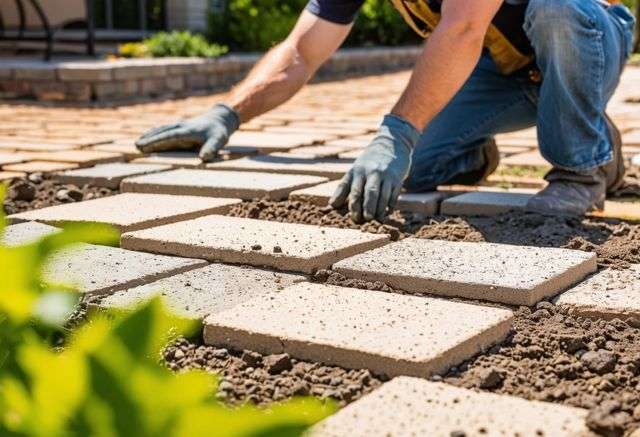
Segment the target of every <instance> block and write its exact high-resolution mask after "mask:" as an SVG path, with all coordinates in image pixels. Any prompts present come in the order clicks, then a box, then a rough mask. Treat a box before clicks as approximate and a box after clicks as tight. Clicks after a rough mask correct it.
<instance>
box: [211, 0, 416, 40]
mask: <svg viewBox="0 0 640 437" xmlns="http://www.w3.org/2000/svg"><path fill="white" fill-rule="evenodd" d="M306 4H307V0H285V1H276V0H229V1H227V2H226V4H225V6H224V9H223V10H219V11H216V12H215V13H212V14H211V15H210V19H209V31H208V37H209V38H210V39H211V40H213V41H217V42H219V43H221V44H225V45H228V46H229V47H231V48H232V49H234V50H259V51H262V50H267V49H269V48H271V47H272V46H273V45H275V44H277V43H279V42H280V41H282V40H283V39H284V38H285V37H286V36H287V35H288V33H289V31H290V30H291V29H292V28H293V26H294V25H295V23H296V20H297V19H298V16H299V15H300V13H301V11H302V10H303V9H304V7H305V6H306ZM417 41H419V38H418V37H417V36H415V35H414V34H413V32H412V31H411V29H410V28H409V27H408V26H407V25H406V24H405V23H404V21H403V20H402V17H401V16H400V14H398V13H397V12H396V11H395V9H394V8H393V6H392V5H391V3H390V2H389V1H388V0H367V1H366V2H365V4H364V6H363V7H362V10H361V11H360V14H359V15H358V18H357V19H356V22H355V24H354V28H353V31H352V32H351V34H350V36H349V38H348V40H347V45H357V46H366V45H392V44H393V45H396V44H409V43H415V42H417Z"/></svg>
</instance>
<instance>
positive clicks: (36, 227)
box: [0, 222, 60, 246]
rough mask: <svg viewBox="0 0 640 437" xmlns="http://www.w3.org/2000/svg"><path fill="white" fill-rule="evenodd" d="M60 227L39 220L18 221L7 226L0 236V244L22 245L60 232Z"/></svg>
mask: <svg viewBox="0 0 640 437" xmlns="http://www.w3.org/2000/svg"><path fill="white" fill-rule="evenodd" d="M59 231H60V229H58V228H56V227H53V226H49V225H45V224H42V223H37V222H25V223H18V224H17V225H11V226H7V227H6V228H5V229H4V234H2V235H1V236H0V244H3V245H6V246H20V245H23V244H29V243H33V242H34V241H36V240H38V239H40V238H42V237H45V236H47V235H51V234H53V233H56V232H59Z"/></svg>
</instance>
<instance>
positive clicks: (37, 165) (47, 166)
mask: <svg viewBox="0 0 640 437" xmlns="http://www.w3.org/2000/svg"><path fill="white" fill-rule="evenodd" d="M77 167H78V164H73V163H69V162H50V161H28V162H22V163H18V164H9V165H3V166H2V170H5V171H12V172H22V173H49V172H53V171H63V170H71V169H72V168H77Z"/></svg>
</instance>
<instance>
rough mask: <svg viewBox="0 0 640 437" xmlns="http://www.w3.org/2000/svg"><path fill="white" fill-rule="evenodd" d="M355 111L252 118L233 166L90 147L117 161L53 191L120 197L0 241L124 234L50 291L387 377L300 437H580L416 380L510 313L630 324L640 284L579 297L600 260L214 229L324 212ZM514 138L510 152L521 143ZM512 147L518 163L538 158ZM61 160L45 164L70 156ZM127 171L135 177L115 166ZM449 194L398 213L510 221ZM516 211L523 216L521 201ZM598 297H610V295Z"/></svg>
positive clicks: (411, 198) (358, 139)
mask: <svg viewBox="0 0 640 437" xmlns="http://www.w3.org/2000/svg"><path fill="white" fill-rule="evenodd" d="M353 111H354V112H353V115H352V116H351V117H350V119H349V120H339V119H335V118H332V117H331V115H330V114H324V115H323V116H322V117H318V116H314V115H311V112H306V113H304V112H295V113H294V112H290V113H288V112H286V111H281V112H278V113H274V114H271V115H269V116H264V117H260V118H259V119H257V120H255V121H253V122H251V123H250V124H249V125H248V126H246V127H245V129H246V130H244V131H243V132H240V133H239V134H237V135H236V136H234V137H233V138H232V142H231V146H230V148H229V154H230V155H239V156H240V157H239V156H229V157H228V159H226V160H223V161H221V162H217V163H213V164H207V165H202V164H201V163H200V162H199V161H198V160H197V158H196V157H195V155H193V154H188V153H178V154H176V153H174V154H169V153H167V154H158V155H156V156H151V157H138V156H137V153H136V152H135V149H134V148H133V146H132V144H130V143H127V141H130V140H126V141H125V140H122V141H121V142H119V143H111V144H106V145H104V147H102V148H100V147H101V146H95V147H93V148H92V149H91V150H92V151H100V152H101V153H114V154H116V155H117V156H119V157H120V158H119V159H114V160H113V161H116V162H106V163H100V164H98V165H95V166H93V167H90V168H74V169H67V170H66V171H63V172H61V173H59V174H58V175H57V176H56V177H57V178H59V179H60V180H61V181H63V182H65V183H75V184H85V183H90V184H93V185H99V186H105V187H109V188H119V189H120V191H121V194H118V195H115V196H112V197H107V198H102V199H94V200H88V201H83V202H79V203H71V204H65V205H59V206H54V207H48V208H44V209H40V210H34V211H30V212H25V213H20V214H15V215H12V216H10V217H9V220H10V222H11V223H13V225H12V226H10V227H8V228H7V231H6V233H5V235H4V236H3V241H4V243H6V244H20V243H23V242H26V241H30V240H32V239H34V238H37V237H39V236H42V235H46V234H49V233H52V232H57V228H56V226H57V225H60V224H62V223H68V222H100V223H107V224H111V225H113V226H115V227H117V228H118V229H120V230H121V231H122V236H121V244H120V247H116V248H114V247H103V246H95V245H86V244H85V245H81V246H79V247H75V248H73V249H67V250H65V251H62V252H60V253H58V254H57V255H56V257H55V258H54V259H53V260H52V261H51V262H50V263H49V265H48V266H47V269H46V275H47V276H48V277H49V278H51V279H53V280H56V281H65V282H69V281H70V280H71V281H72V282H74V285H76V286H78V287H79V289H80V290H81V291H82V292H83V293H86V294H88V295H100V296H102V297H103V298H102V299H101V300H100V302H101V303H100V305H103V306H105V307H130V306H132V305H136V304H138V303H140V302H141V301H143V300H145V299H148V298H150V297H151V296H153V295H154V294H156V293H157V292H159V291H162V294H163V295H164V297H165V299H166V301H167V302H168V304H169V305H170V306H171V307H172V308H173V310H174V311H176V312H177V313H179V314H181V315H183V316H186V317H191V318H194V319H198V320H202V321H203V323H204V331H203V339H204V342H205V343H207V344H211V345H215V346H218V347H227V348H232V349H236V350H243V349H248V350H253V351H257V352H260V353H264V354H278V353H288V354H289V355H290V356H292V357H294V358H297V359H301V360H310V361H316V362H321V363H325V364H330V365H337V366H342V367H345V368H366V369H370V370H371V371H372V372H374V373H376V374H384V375H386V376H388V377H390V378H392V379H391V380H390V381H389V382H387V383H385V384H384V385H383V386H382V387H381V388H379V389H377V390H376V391H374V392H373V393H371V394H369V395H367V396H365V397H363V398H362V399H360V400H358V401H356V402H354V403H352V404H351V405H349V406H347V407H346V408H344V409H342V410H341V411H339V412H338V413H336V414H335V415H333V416H332V417H330V418H328V419H326V420H325V421H323V422H322V423H320V424H318V425H317V426H315V427H314V428H313V429H312V430H311V434H312V435H318V436H327V435H335V436H344V435H358V436H372V435H445V436H446V435H479V434H487V435H502V434H509V435H549V436H561V435H562V436H563V435H588V433H589V431H588V429H587V427H586V425H585V417H586V411H585V410H582V409H578V408H573V407H567V406H561V405H557V404H550V403H544V402H537V401H527V400H523V399H519V398H515V397H511V396H503V395H496V394H491V393H477V392H474V391H470V390H466V389H461V388H455V387H453V386H449V385H446V384H443V383H440V382H433V381H432V380H431V381H430V380H429V378H431V377H433V376H435V375H439V374H442V373H443V372H446V371H447V369H449V368H450V367H451V366H455V365H457V364H459V363H460V362H462V361H464V360H466V359H469V358H471V357H473V356H474V355H476V354H478V353H481V352H483V351H485V350H487V349H488V348H490V347H492V346H494V345H496V344H499V343H500V342H501V341H502V340H503V339H504V338H505V337H506V336H507V335H508V334H509V332H510V329H511V325H512V322H513V312H512V309H513V308H514V307H516V306H519V305H527V306H533V305H535V304H536V303H537V302H539V301H541V300H543V299H549V298H553V297H554V296H557V295H559V298H558V301H557V302H558V303H559V304H562V305H567V306H571V307H573V308H574V310H575V311H576V312H578V313H582V314H584V315H587V316H590V317H604V318H612V317H617V316H622V315H627V316H628V315H635V316H637V315H640V299H639V298H638V296H639V295H640V290H639V288H638V287H640V284H639V282H638V281H637V280H636V281H627V280H623V279H624V278H622V279H621V276H622V275H636V278H637V275H638V274H639V273H640V270H639V269H638V268H636V269H632V270H631V271H627V272H623V273H621V272H615V271H608V270H606V271H603V272H601V273H599V274H596V275H594V276H591V277H589V278H588V279H587V280H585V278H587V277H588V276H589V275H592V274H593V273H595V272H596V270H597V266H596V255H595V254H592V253H586V252H582V251H575V250H567V249H556V248H538V247H522V246H512V245H501V244H491V243H464V242H446V241H431V240H423V239H416V238H406V239H404V240H401V241H396V242H391V241H390V239H389V237H388V236H387V235H380V234H370V233H365V232H362V231H359V230H352V229H338V228H331V227H321V226H313V225H302V224H291V223H280V222H275V221H265V220H256V219H249V218H237V217H230V216H227V215H225V214H226V213H227V212H228V210H229V209H230V208H232V207H233V206H235V205H237V204H239V203H241V202H242V201H243V200H250V199H261V198H265V197H266V198H270V199H274V200H282V199H287V198H291V199H302V200H306V201H310V202H312V203H316V204H319V205H324V204H326V202H327V198H328V197H329V196H330V194H331V192H332V191H333V189H334V188H335V184H336V183H337V182H336V180H337V179H339V178H340V177H341V176H342V175H343V174H344V173H345V172H346V171H347V170H348V168H349V166H350V163H351V162H352V160H353V159H354V156H357V153H358V150H359V149H361V148H362V147H364V146H366V144H367V142H368V140H369V139H370V137H371V133H372V132H373V131H374V129H375V124H376V122H375V119H374V118H373V117H370V116H369V117H365V116H362V115H358V114H357V112H355V111H356V108H355V107H354V108H353ZM167 118H169V117H167ZM154 121H157V120H155V119H154ZM147 124H148V123H147ZM316 127H317V129H316ZM134 130H135V129H134ZM523 138H524V139H523V140H522V141H521V142H520V145H522V144H527V143H528V142H530V141H531V140H532V138H531V135H530V134H523ZM533 141H535V140H533ZM17 142H19V141H17ZM89 142H91V143H95V140H92V141H89ZM85 143H87V142H83V144H85ZM516 143H518V141H514V144H512V145H511V147H512V149H506V150H511V152H508V153H512V152H513V151H515V150H516V148H518V147H520V146H519V144H516ZM23 144H26V142H24V141H23ZM51 144H53V143H51ZM534 145H535V144H534ZM234 148H235V149H234ZM524 148H525V149H526V150H525V151H524V152H523V153H531V149H532V148H533V146H531V144H529V145H528V146H526V147H524ZM70 150H73V151H69V152H67V151H66V149H61V150H60V151H58V152H49V153H80V152H79V151H77V150H76V149H70ZM125 150H126V151H125ZM80 151H84V149H81V150H80ZM38 153H40V152H38ZM45 153H46V152H45ZM345 155H346V156H345ZM513 156H517V153H516V154H515V155H511V156H509V157H507V158H510V157H513ZM235 158H237V159H235ZM125 159H126V160H131V159H133V161H132V162H127V163H125V162H117V161H124V160H125ZM93 163H94V162H92V164H93ZM76 164H78V163H76ZM452 192H453V193H456V192H455V187H453V189H452V190H449V191H443V192H437V193H426V194H423V195H408V194H405V195H403V196H402V198H401V199H400V203H399V206H400V208H401V209H404V210H409V211H414V212H420V213H422V214H425V215H430V214H436V213H438V211H440V210H442V211H444V212H447V211H448V212H449V213H451V214H465V213H468V212H473V211H475V212H479V213H481V214H493V213H496V212H501V211H504V210H506V209H510V208H512V207H513V205H509V204H508V202H507V207H506V209H505V207H504V203H505V201H504V199H499V198H497V197H495V196H496V193H495V192H494V193H492V192H489V193H487V192H483V191H473V192H471V193H467V194H462V195H453V196H452V194H451V193H452ZM457 194H459V193H457ZM482 194H490V195H491V196H494V197H493V198H492V199H494V200H495V201H493V203H492V202H491V200H492V199H489V200H487V197H486V196H485V197H483V196H481V195H482ZM498 194H503V193H500V192H498ZM514 194H518V197H517V199H518V202H520V203H521V202H522V201H523V200H522V198H523V196H524V198H525V199H526V196H528V193H526V192H524V193H522V192H518V193H514ZM465 196H466V197H465ZM474 196H475V197H474ZM487 205H488V206H487ZM447 208H448V209H447ZM465 208H467V209H465ZM491 208H493V209H491ZM321 269H333V270H334V271H336V272H338V273H340V274H342V275H344V276H345V277H347V278H353V279H358V280H363V281H367V282H375V281H380V282H383V283H385V284H387V285H388V286H389V287H391V288H392V289H393V290H394V292H380V291H372V290H363V289H356V288H346V287H338V286H331V285H326V284H317V283H311V282H310V281H309V278H310V275H312V274H313V273H314V272H316V271H318V270H321ZM630 272H632V273H630ZM627 279H628V278H627ZM611 284H619V288H618V289H616V292H615V293H612V292H611ZM567 290H568V291H567Z"/></svg>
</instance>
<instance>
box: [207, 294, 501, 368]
mask: <svg viewBox="0 0 640 437" xmlns="http://www.w3.org/2000/svg"><path fill="white" fill-rule="evenodd" d="M512 318H513V314H512V312H511V311H509V310H504V309H499V308H492V307H484V306H479V305H470V304H465V303H460V302H452V301H446V300H444V299H434V298H427V297H415V296H406V295H401V294H393V293H384V292H380V291H371V290H360V289H354V288H345V287H337V286H328V285H323V284H310V283H302V284H296V285H293V286H291V287H289V288H287V289H285V290H284V291H282V292H279V293H275V294H271V295H266V296H262V297H260V298H256V299H252V300H250V301H247V302H245V303H242V304H240V305H238V306H236V307H234V308H232V309H230V310H228V311H224V312H221V313H218V314H214V315H211V316H209V317H207V319H206V320H205V329H204V340H205V342H206V343H207V344H211V345H223V346H227V347H232V348H235V349H240V350H241V349H249V350H255V351H258V352H261V353H270V354H274V353H276V354H277V353H285V352H286V353H288V354H290V355H291V356H293V357H297V358H299V359H304V360H313V361H318V362H322V363H325V364H333V365H339V366H342V367H346V368H367V369H370V370H372V371H373V372H375V373H381V374H387V375H389V376H395V375H412V376H423V377H427V376H429V375H431V374H434V373H438V372H441V371H444V370H445V369H447V368H449V366H451V365H454V364H457V363H459V362H460V361H462V360H464V359H466V358H469V357H471V356H473V355H474V354H476V353H478V352H479V351H480V350H481V349H483V348H486V347H489V346H491V345H493V344H494V343H496V342H498V341H500V340H501V339H502V338H504V337H505V336H506V335H507V333H508V331H509V329H510V327H511V322H512Z"/></svg>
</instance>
